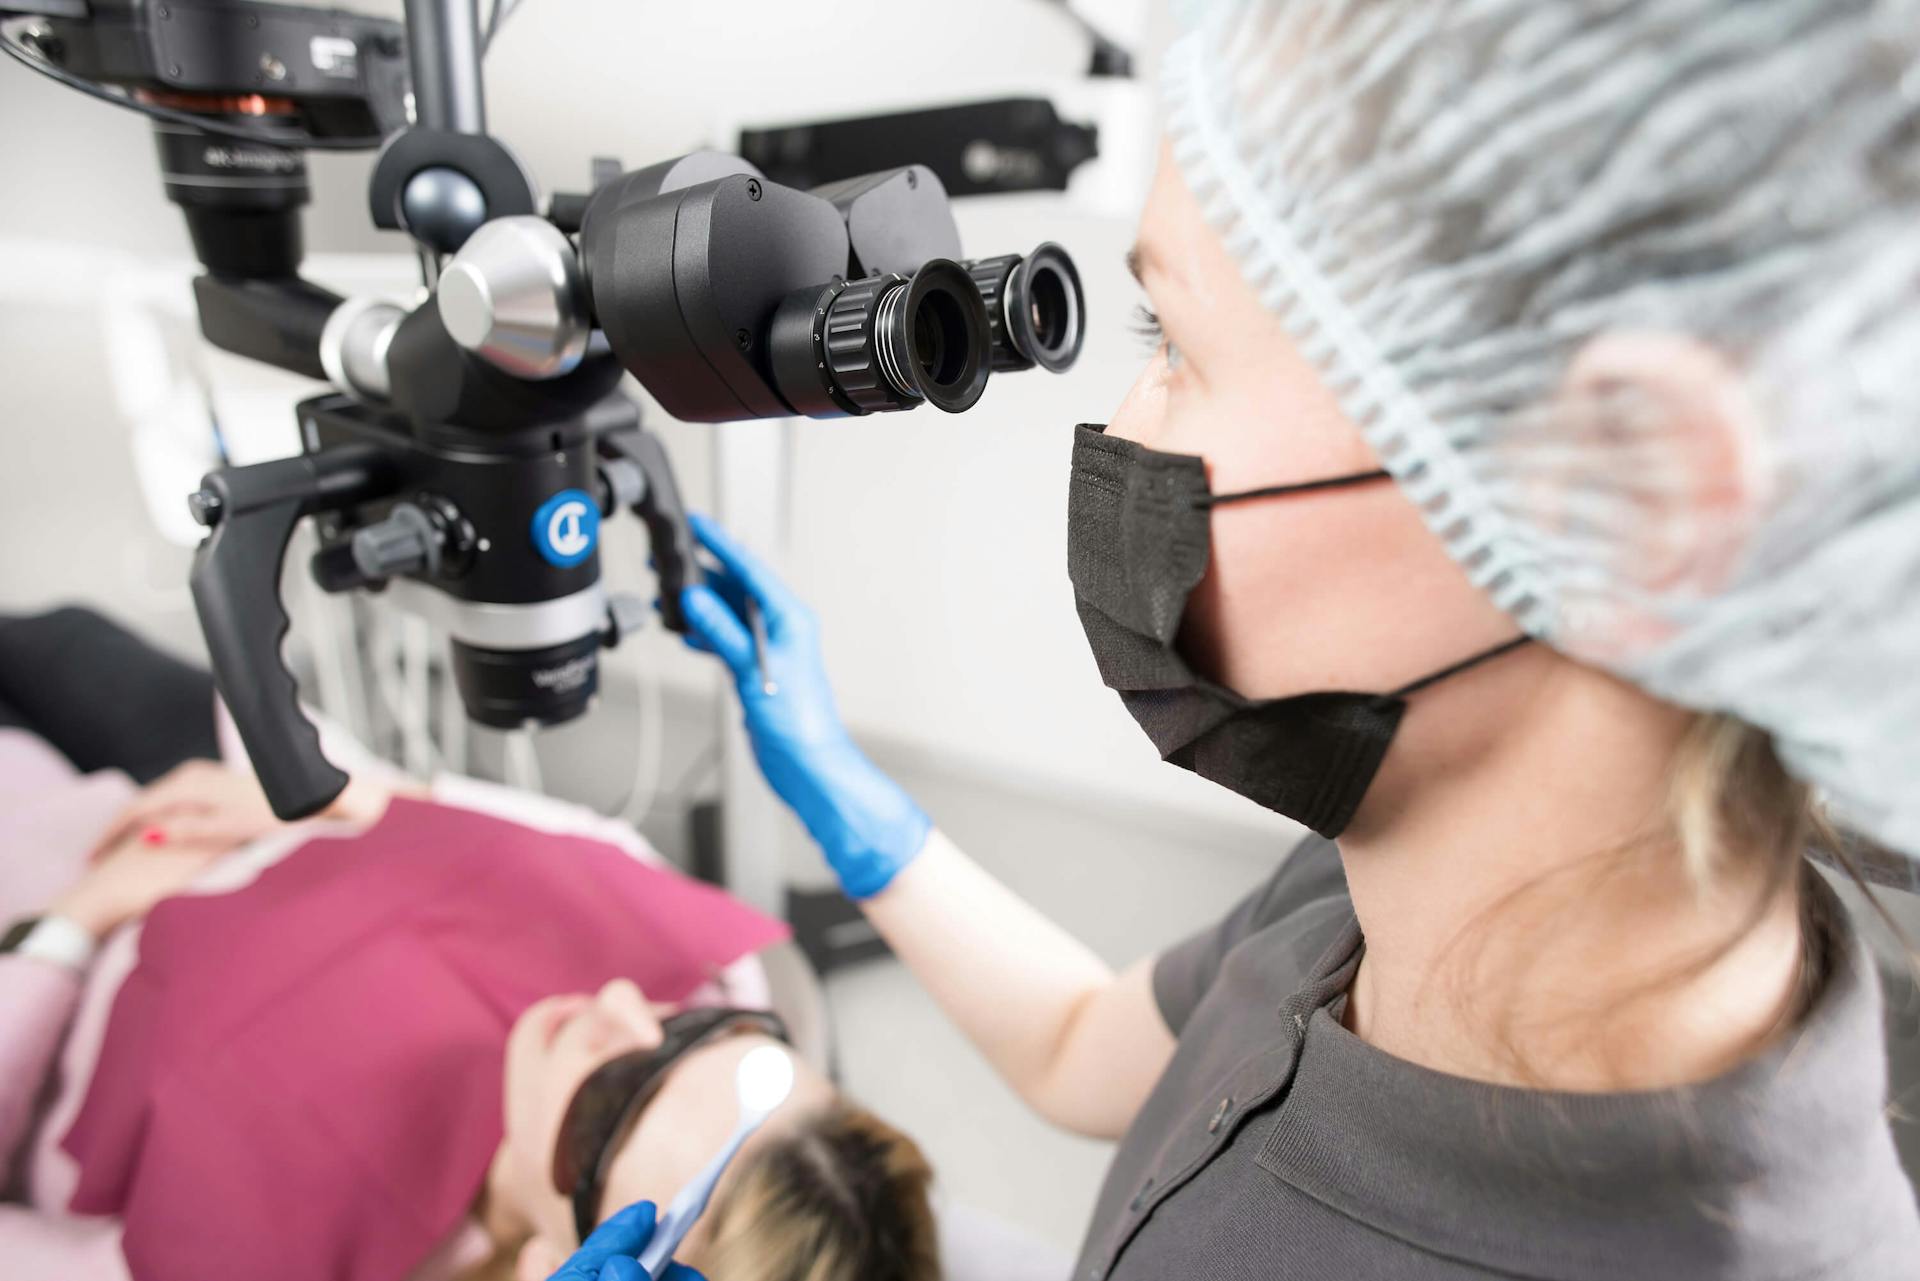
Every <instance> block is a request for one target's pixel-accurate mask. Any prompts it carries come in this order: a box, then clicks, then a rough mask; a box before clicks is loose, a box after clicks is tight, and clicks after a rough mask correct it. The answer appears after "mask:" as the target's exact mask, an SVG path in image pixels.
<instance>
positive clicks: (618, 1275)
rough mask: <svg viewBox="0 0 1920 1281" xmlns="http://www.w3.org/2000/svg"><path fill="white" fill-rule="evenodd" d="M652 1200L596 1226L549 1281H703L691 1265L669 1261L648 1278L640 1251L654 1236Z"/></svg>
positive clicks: (625, 1210) (633, 1205) (631, 1206)
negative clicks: (659, 1270) (658, 1274)
mask: <svg viewBox="0 0 1920 1281" xmlns="http://www.w3.org/2000/svg"><path fill="white" fill-rule="evenodd" d="M654 1218H655V1211H654V1208H653V1202H651V1201H636V1202H634V1203H633V1204H632V1205H630V1206H628V1207H627V1208H626V1209H624V1210H622V1211H620V1213H618V1214H616V1215H614V1216H613V1217H612V1218H611V1219H608V1220H607V1221H606V1222H605V1223H602V1224H601V1225H600V1226H599V1227H597V1228H595V1229H594V1230H593V1235H592V1236H590V1237H588V1238H587V1240H586V1244H584V1245H582V1246H581V1247H580V1248H579V1249H578V1250H575V1251H574V1252H573V1257H572V1258H571V1259H568V1260H567V1261H566V1262H565V1263H564V1264H562V1265H561V1266H560V1270H559V1271H558V1272H556V1273H554V1274H553V1275H552V1276H551V1277H549V1278H548V1281H704V1278H702V1277H701V1275H700V1274H699V1273H698V1272H695V1271H694V1270H693V1269H692V1268H689V1267H687V1266H686V1265H684V1264H680V1263H671V1264H668V1265H667V1270H666V1272H665V1273H663V1274H662V1275H661V1276H659V1277H656V1278H649V1277H648V1276H647V1270H646V1269H645V1268H643V1267H641V1266H640V1259H639V1255H640V1251H642V1250H644V1249H646V1248H647V1242H649V1241H651V1240H653V1225H654Z"/></svg>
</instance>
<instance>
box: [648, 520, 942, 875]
mask: <svg viewBox="0 0 1920 1281" xmlns="http://www.w3.org/2000/svg"><path fill="white" fill-rule="evenodd" d="M689 521H690V523H691V524H692V526H693V532H694V534H695V536H697V537H698V538H699V539H700V541H701V543H702V544H704V545H705V547H706V549H707V550H708V551H709V552H712V553H713V555H714V557H715V559H717V560H718V561H719V562H720V569H718V570H717V571H709V572H708V574H707V581H706V584H705V585H704V586H692V587H688V588H686V589H685V590H683V591H682V592H681V593H680V605H681V608H682V609H683V610H684V611H685V612H686V616H687V643H688V644H689V645H692V646H693V647H694V648H695V649H703V650H706V651H707V652H709V653H712V654H717V655H719V657H720V659H721V661H723V662H725V663H726V665H727V667H728V668H729V669H731V670H732V672H733V681H734V685H735V687H736V688H737V689H738V690H739V693H740V706H741V707H742V709H744V711H745V713H746V723H747V734H748V736H749V737H750V738H751V739H752V740H753V754H754V757H755V759H757V760H758V761H759V762H760V772H761V773H762V774H764V775H766V778H767V783H768V784H769V785H770V786H771V787H772V788H773V790H774V791H775V793H777V794H778V795H779V797H780V799H781V800H783V801H785V802H786V803H787V805H788V806H789V807H790V808H791V809H792V810H793V812H794V814H795V815H797V816H798V817H799V819H800V821H801V822H802V823H804V824H805V825H806V828H807V831H809V832H811V833H812V834H813V839H814V840H815V841H817V842H819V844H820V848H821V850H822V851H824V852H825V853H826V856H827V863H828V865H829V866H830V867H832V868H833V870H834V874H835V875H837V876H838V877H839V878H840V888H841V889H843V890H845V891H846V892H847V895H848V896H849V897H851V898H856V899H863V898H871V897H873V896H874V895H875V894H878V893H879V892H880V891H881V890H883V889H885V888H887V885H888V883H890V882H891V881H892V880H893V878H894V876H895V875H897V874H898V873H899V871H900V869H901V868H903V867H905V866H906V865H907V864H908V863H909V862H911V861H912V860H913V857H914V855H916V854H918V853H919V852H920V849H921V847H922V846H924V845H925V844H926V843H927V833H928V832H929V831H931V830H932V826H933V825H932V824H931V823H930V822H929V821H928V820H927V816H926V814H925V813H924V812H922V811H921V809H920V807H919V806H918V805H916V804H914V802H913V798H912V797H910V796H908V795H907V794H906V793H905V792H904V791H902V790H901V789H900V785H899V784H897V783H895V782H894V781H893V780H892V779H890V778H888V777H887V776H886V775H885V774H882V773H881V772H880V771H879V770H878V769H877V768H875V766H874V764H873V762H872V761H870V760H868V759H867V758H866V755H865V754H864V753H863V752H861V750H860V749H859V748H858V747H856V746H854V743H853V740H852V739H851V738H849V737H848V736H847V730H846V727H845V726H844V725H842V724H841V723H840V714H839V712H837V711H835V710H834V706H833V690H832V689H831V688H830V687H829V686H828V684H827V674H826V670H825V668H824V667H823V666H822V665H821V662H820V638H819V628H818V625H817V624H816V623H815V622H814V618H813V612H812V611H811V610H809V609H808V608H807V607H806V605H805V604H803V603H802V602H801V601H800V599H799V598H798V597H796V596H795V595H794V594H793V593H792V592H791V591H790V590H788V588H787V585H786V584H785V583H783V582H781V581H780V580H779V579H778V578H776V577H774V575H773V573H772V571H770V570H769V569H768V568H767V567H766V566H765V565H763V564H761V562H760V560H759V558H758V557H756V556H754V554H753V553H752V552H749V551H747V550H746V549H745V548H744V547H742V546H740V545H739V544H738V543H736V542H734V541H733V539H732V537H731V536H730V535H729V534H728V533H727V532H726V531H725V530H723V529H721V528H720V526H718V525H716V524H715V523H714V522H713V521H711V520H708V519H707V518H706V517H704V516H691V517H689ZM749 601H751V602H752V603H753V606H754V607H755V608H757V609H758V610H759V611H760V620H761V624H762V626H763V627H764V628H765V632H766V646H765V649H764V650H763V651H762V652H761V653H760V654H759V656H758V661H757V662H756V659H755V653H754V640H753V628H752V623H751V619H750V616H749V614H748V612H747V611H748V602H749ZM769 691H771V692H769Z"/></svg>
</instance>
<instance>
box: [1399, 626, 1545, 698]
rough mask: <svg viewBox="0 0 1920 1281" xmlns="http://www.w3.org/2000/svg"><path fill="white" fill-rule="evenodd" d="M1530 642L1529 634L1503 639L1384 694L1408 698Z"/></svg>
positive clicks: (1531, 638) (1531, 639)
mask: <svg viewBox="0 0 1920 1281" xmlns="http://www.w3.org/2000/svg"><path fill="white" fill-rule="evenodd" d="M1532 643H1533V637H1531V636H1524V635H1523V636H1516V637H1514V638H1513V639H1512V640H1510V641H1503V642H1502V643H1500V644H1498V645H1495V646H1494V647H1493V648H1492V649H1486V650H1482V651H1480V652H1479V653H1478V654H1475V655H1474V656H1473V657H1471V658H1463V659H1461V660H1460V661H1459V662H1457V663H1455V664H1454V665H1453V666H1451V667H1443V668H1441V669H1440V670H1439V671H1437V672H1435V673H1433V675H1431V676H1422V677H1421V678H1420V679H1419V680H1417V681H1414V682H1413V683H1412V684H1411V685H1402V686H1401V687H1400V688H1399V689H1396V690H1394V691H1393V693H1391V694H1388V695H1386V697H1387V698H1389V699H1401V698H1409V697H1411V696H1412V695H1414V694H1418V693H1419V692H1420V691H1421V690H1423V689H1425V688H1427V686H1429V685H1437V684H1439V683H1440V682H1441V681H1443V680H1445V679H1447V677H1449V676H1458V675H1459V674H1460V673H1461V672H1464V671H1466V670H1467V669H1469V668H1473V667H1478V666H1480V664H1482V663H1490V662H1492V661H1493V660H1494V659H1496V658H1499V657H1500V656H1501V655H1502V654H1511V653H1512V652H1513V651H1514V650H1516V649H1519V648H1520V647H1521V646H1522V645H1531V644H1532Z"/></svg>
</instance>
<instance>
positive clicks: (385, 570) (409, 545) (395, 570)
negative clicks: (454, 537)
mask: <svg viewBox="0 0 1920 1281" xmlns="http://www.w3.org/2000/svg"><path fill="white" fill-rule="evenodd" d="M441 542H442V538H441V534H440V530H439V528H438V527H437V526H436V525H435V524H434V522H433V519H432V518H431V517H430V516H428V515H427V513H425V512H423V511H421V510H420V509H419V508H418V507H415V506H414V505H413V504H412V503H395V504H394V506H393V510H391V511H389V512H388V513H387V514H386V517H385V518H384V519H382V520H379V521H376V522H374V523H373V524H371V525H366V526H363V527H362V528H360V529H357V530H355V531H354V533H353V541H352V543H351V544H350V546H351V547H352V549H353V564H354V568H356V569H358V570H359V571H360V573H361V574H362V575H364V576H365V577H366V579H367V581H369V582H376V583H377V582H382V581H384V580H386V579H389V578H392V577H393V576H394V575H395V574H421V573H425V574H434V573H438V572H439V569H440V546H441Z"/></svg>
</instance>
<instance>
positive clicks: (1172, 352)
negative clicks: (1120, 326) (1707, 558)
mask: <svg viewBox="0 0 1920 1281" xmlns="http://www.w3.org/2000/svg"><path fill="white" fill-rule="evenodd" d="M1133 332H1134V333H1135V334H1136V335H1138V336H1139V339H1140V341H1141V342H1142V343H1144V344H1146V348H1147V351H1148V353H1149V354H1153V353H1158V352H1160V351H1162V350H1164V351H1165V353H1166V361H1167V364H1168V365H1169V366H1175V365H1178V364H1179V363H1180V361H1181V353H1180V349H1179V348H1178V347H1176V346H1174V345H1173V344H1172V343H1170V342H1168V341H1167V331H1166V330H1165V329H1164V328H1162V327H1161V325H1160V317H1159V315H1158V314H1156V313H1155V312H1154V310H1153V308H1151V307H1149V306H1147V305H1146V304H1145V303H1135V304H1134V307H1133Z"/></svg>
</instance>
